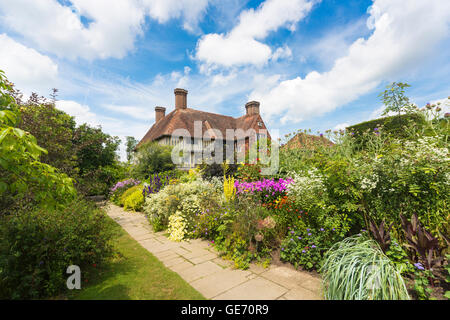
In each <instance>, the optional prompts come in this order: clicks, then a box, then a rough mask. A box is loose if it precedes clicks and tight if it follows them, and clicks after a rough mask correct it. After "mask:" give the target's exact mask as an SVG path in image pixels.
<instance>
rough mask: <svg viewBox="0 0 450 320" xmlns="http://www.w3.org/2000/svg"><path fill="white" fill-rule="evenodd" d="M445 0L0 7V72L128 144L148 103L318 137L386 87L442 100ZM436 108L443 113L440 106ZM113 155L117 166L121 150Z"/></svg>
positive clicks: (45, 2) (371, 111) (22, 0)
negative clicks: (251, 118) (248, 117)
mask: <svg viewBox="0 0 450 320" xmlns="http://www.w3.org/2000/svg"><path fill="white" fill-rule="evenodd" d="M449 40H450V1H449V0H373V1H369V0H353V1H342V0H322V1H320V0H265V1H249V0H115V1H109V0H95V1H92V0H71V1H69V0H14V1H10V0H0V69H1V70H4V71H5V73H6V76H7V77H8V79H9V80H10V81H12V82H13V83H14V84H15V85H16V88H18V89H20V90H21V91H22V92H23V93H24V95H25V96H27V95H29V94H30V93H31V92H36V93H38V94H39V95H42V96H45V97H49V95H50V93H51V89H52V88H57V89H58V90H59V95H58V101H57V107H58V108H59V109H62V110H64V111H65V112H67V113H69V114H70V115H72V116H74V117H75V120H76V121H77V123H78V124H82V123H85V122H86V123H88V124H90V125H94V126H101V127H102V129H103V131H104V132H107V133H108V134H111V135H114V136H119V137H120V138H121V139H122V141H125V136H133V137H135V138H136V139H138V140H140V139H141V138H142V137H143V136H144V135H145V133H146V132H147V131H148V129H149V128H150V127H151V126H152V124H153V123H154V117H155V112H154V107H155V106H164V107H166V109H167V110H166V114H167V113H169V112H170V111H172V110H173V109H174V94H173V89H174V88H178V87H180V88H184V89H187V90H188V91H189V93H188V99H187V103H188V107H191V108H195V109H198V110H203V111H209V112H215V113H221V114H225V115H230V116H233V117H239V116H241V115H243V114H244V113H245V103H246V102H248V101H251V100H256V101H259V102H260V103H261V105H260V111H261V114H262V117H263V119H264V121H265V123H266V125H267V127H268V128H269V131H271V132H272V131H278V132H279V134H280V135H281V136H282V135H284V134H286V133H290V132H294V131H297V130H298V129H311V130H312V132H314V133H316V132H324V131H325V130H327V129H331V130H336V129H343V128H345V127H346V126H348V125H352V124H356V123H359V122H362V121H367V120H370V119H374V118H377V117H379V116H380V114H381V112H382V110H383V108H384V107H383V105H382V102H381V100H380V98H379V96H378V95H379V93H380V92H382V91H383V90H384V89H385V87H386V86H387V85H389V84H390V83H392V82H394V81H396V82H407V83H408V84H410V85H411V87H410V88H409V89H408V90H407V95H408V96H409V97H410V98H411V100H412V101H413V102H414V103H416V104H417V105H418V106H419V107H421V106H424V105H425V104H426V103H428V102H431V103H433V102H435V101H442V100H443V99H446V98H447V97H448V96H450V76H449V75H450V41H449ZM447 109H448V106H447ZM120 154H121V157H122V159H125V148H124V145H122V146H121V150H120Z"/></svg>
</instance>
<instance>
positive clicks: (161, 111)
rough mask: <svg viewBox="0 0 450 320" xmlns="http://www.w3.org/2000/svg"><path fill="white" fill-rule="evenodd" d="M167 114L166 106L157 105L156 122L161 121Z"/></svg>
mask: <svg viewBox="0 0 450 320" xmlns="http://www.w3.org/2000/svg"><path fill="white" fill-rule="evenodd" d="M165 116H166V108H164V107H155V122H159V121H160V120H161V119H162V118H164V117H165Z"/></svg>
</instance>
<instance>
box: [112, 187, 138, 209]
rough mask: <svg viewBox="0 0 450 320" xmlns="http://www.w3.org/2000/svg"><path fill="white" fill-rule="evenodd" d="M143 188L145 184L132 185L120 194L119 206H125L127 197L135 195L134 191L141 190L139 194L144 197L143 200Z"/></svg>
mask: <svg viewBox="0 0 450 320" xmlns="http://www.w3.org/2000/svg"><path fill="white" fill-rule="evenodd" d="M143 188H144V186H143V185H141V184H138V185H135V186H132V187H131V188H128V189H127V190H125V192H124V193H122V195H121V196H120V198H119V200H118V204H119V206H121V207H123V206H125V202H126V201H127V198H128V197H130V196H131V195H133V193H136V192H139V194H140V195H141V197H142V200H144V197H143V191H142V190H143Z"/></svg>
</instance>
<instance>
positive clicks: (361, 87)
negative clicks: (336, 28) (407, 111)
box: [250, 0, 450, 122]
mask: <svg viewBox="0 0 450 320" xmlns="http://www.w3.org/2000/svg"><path fill="white" fill-rule="evenodd" d="M368 13H369V14H370V17H369V19H368V20H367V26H368V28H369V29H371V30H372V33H371V35H370V36H369V37H368V38H367V39H364V38H359V39H357V40H356V41H355V42H353V43H352V44H351V46H350V47H349V48H348V51H347V54H346V55H345V56H343V57H341V58H339V59H337V60H336V61H335V63H334V65H333V67H332V68H331V69H330V70H329V71H327V72H323V73H319V72H316V71H313V72H310V73H309V74H307V75H306V76H305V77H304V78H301V77H297V78H295V79H291V80H284V81H281V82H279V83H278V84H277V85H276V86H275V87H273V88H272V89H271V90H269V91H260V90H254V91H253V92H252V94H251V95H250V97H251V98H252V99H255V100H260V101H261V102H262V105H263V106H266V107H265V108H262V111H263V112H264V113H265V116H267V117H268V118H270V117H272V116H276V115H277V116H278V115H279V114H280V113H284V114H285V116H284V118H285V120H289V121H297V122H298V121H301V120H304V119H307V118H311V117H312V116H317V115H321V114H324V113H326V112H329V111H332V110H334V109H335V108H337V107H339V106H341V105H344V104H346V103H348V102H350V101H353V100H355V99H357V98H358V97H360V96H362V95H363V94H366V93H368V92H370V91H371V90H373V89H374V88H376V87H377V86H378V85H379V84H380V83H381V82H382V81H385V80H389V81H392V80H397V77H398V75H399V74H404V73H406V72H407V71H408V70H410V69H412V68H414V67H415V66H416V65H417V64H419V63H421V62H423V60H424V59H425V58H427V57H428V56H430V54H432V53H433V48H434V47H435V45H436V44H438V43H439V42H440V41H442V40H444V39H446V38H447V37H448V34H449V22H450V2H449V1H447V0H432V1H421V0H410V1H408V2H407V3H405V2H404V1H390V0H375V1H374V3H373V5H372V6H371V7H370V9H369V11H368ZM447 39H448V38H447Z"/></svg>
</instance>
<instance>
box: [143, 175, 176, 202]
mask: <svg viewBox="0 0 450 320" xmlns="http://www.w3.org/2000/svg"><path fill="white" fill-rule="evenodd" d="M181 175H182V172H181V171H179V170H169V171H165V172H161V173H155V174H152V175H150V177H149V178H148V179H147V180H145V182H144V190H143V193H144V196H145V195H146V194H151V193H157V192H159V190H161V189H162V188H164V187H165V186H167V185H168V184H170V182H171V181H173V180H174V179H177V178H179V177H181Z"/></svg>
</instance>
